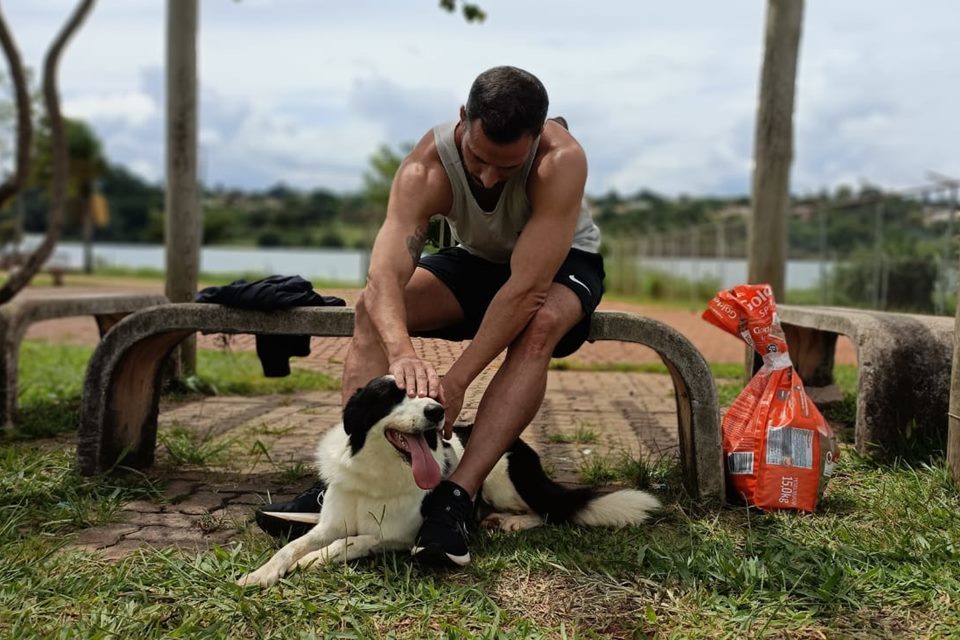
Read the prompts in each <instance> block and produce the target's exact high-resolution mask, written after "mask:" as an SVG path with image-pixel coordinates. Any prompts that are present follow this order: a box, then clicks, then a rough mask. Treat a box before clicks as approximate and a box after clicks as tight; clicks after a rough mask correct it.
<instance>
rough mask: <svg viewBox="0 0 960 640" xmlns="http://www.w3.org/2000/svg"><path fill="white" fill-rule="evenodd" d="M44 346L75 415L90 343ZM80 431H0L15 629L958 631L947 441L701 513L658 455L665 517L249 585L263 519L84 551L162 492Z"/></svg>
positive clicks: (284, 634)
mask: <svg viewBox="0 0 960 640" xmlns="http://www.w3.org/2000/svg"><path fill="white" fill-rule="evenodd" d="M28 348H29V349H33V350H35V351H31V357H30V358H26V357H25V358H24V359H23V369H24V371H23V379H24V380H25V382H26V381H32V382H31V384H30V385H29V386H30V389H29V390H27V389H25V395H24V396H23V397H22V401H23V402H26V403H27V404H28V405H30V406H32V407H33V408H34V409H35V410H37V411H40V410H47V411H49V412H50V413H51V414H52V415H58V412H57V411H54V410H53V409H51V408H50V407H55V406H60V407H62V406H70V405H71V403H72V402H75V400H76V394H77V392H78V390H79V384H80V379H79V375H78V374H77V371H79V369H80V364H79V363H82V361H83V357H82V353H79V352H78V353H76V354H74V353H73V352H72V351H71V350H69V349H67V350H66V351H64V352H59V351H56V350H57V349H60V347H56V348H54V347H52V346H50V345H43V344H39V343H30V344H28ZM240 355H244V354H240ZM74 357H75V358H76V360H73V359H72V358H74ZM215 357H219V356H215ZM229 357H235V356H233V355H231V356H229ZM251 357H252V356H251ZM61 358H62V359H61ZM238 362H240V361H239V360H238V361H233V364H234V365H236V364H237V363H238ZM44 363H46V365H44ZM248 365H249V366H248ZM43 366H48V367H49V368H47V369H43ZM204 366H205V365H204V364H203V359H201V376H202V377H206V376H209V375H210V374H209V373H207V372H206V371H207V370H205V369H204ZM256 366H257V364H256V362H255V361H253V362H244V363H243V366H242V367H241V366H231V365H229V364H228V365H227V366H226V367H225V369H226V371H221V372H219V373H217V374H216V376H214V377H210V378H208V380H207V381H208V382H211V383H213V384H214V385H216V386H217V387H218V389H219V390H220V392H221V393H223V392H226V390H228V389H230V388H231V386H230V384H228V383H227V382H226V381H225V380H226V378H220V377H219V376H226V375H227V373H228V372H229V371H230V370H241V369H244V367H246V370H247V371H253V374H257V373H258V371H257V369H256ZM75 369H76V371H75ZM54 374H55V375H54ZM75 374H77V375H75ZM253 374H248V375H247V376H246V377H247V378H253V377H257V376H256V375H253ZM241 377H243V376H241ZM248 382H249V380H248ZM841 382H842V381H841ZM309 384H319V382H318V381H313V382H311V383H309ZM843 384H846V385H849V381H847V382H845V383H843ZM304 386H309V385H308V384H307V383H304ZM248 389H249V388H248ZM845 390H846V391H847V392H848V393H849V392H850V390H849V389H845ZM27 391H29V394H32V395H27V394H26V392H27ZM248 392H251V393H261V392H262V390H261V389H260V388H259V387H254V388H253V389H252V390H248ZM58 403H62V404H58ZM44 407H46V409H43V408H44ZM61 413H62V411H61ZM64 424H65V423H64ZM62 426H63V425H61V426H60V427H57V428H55V429H51V430H50V431H60V430H61V428H62ZM39 432H40V433H47V432H48V431H45V430H42V429H41V430H39ZM578 437H581V438H583V439H585V440H589V433H588V431H587V430H586V429H585V430H583V432H582V433H579V434H578ZM67 440H68V439H65V438H63V437H62V436H61V437H60V438H47V437H41V436H39V435H32V436H31V435H28V436H24V437H18V438H15V439H10V438H8V439H6V440H2V441H0V637H11V638H34V637H36V638H128V637H136V638H172V637H203V638H248V637H251V638H253V637H255V638H312V637H336V638H378V637H397V638H423V637H448V638H461V637H479V638H541V637H543V638H605V637H615V638H633V637H639V638H643V637H651V636H653V637H664V638H754V637H780V638H824V637H826V638H834V637H854V638H867V637H871V638H873V637H889V638H914V637H956V636H955V634H956V630H957V629H960V607H958V606H957V602H958V601H960V494H958V491H957V490H956V489H955V488H953V487H952V486H951V484H950V482H949V476H948V473H947V470H946V468H945V465H944V463H943V461H942V457H941V456H940V455H938V454H934V455H933V456H932V457H929V458H928V459H926V460H925V461H921V460H913V461H911V462H910V463H909V464H907V463H906V462H903V461H898V462H893V463H888V464H884V465H879V464H877V463H874V462H871V461H868V460H864V459H861V458H859V457H858V456H856V455H855V454H854V453H853V452H852V451H850V450H849V449H845V450H844V455H843V457H842V459H841V461H840V464H839V466H838V469H837V475H836V476H835V477H834V478H833V479H832V480H831V482H830V485H829V488H828V495H827V496H826V498H825V499H824V501H823V502H822V504H821V507H820V509H819V511H818V513H816V514H814V515H797V514H769V515H765V514H760V513H756V512H751V511H748V510H746V509H743V508H726V509H722V510H713V509H703V508H699V507H697V506H695V505H693V504H691V503H690V501H689V500H688V499H687V497H686V496H685V494H684V492H683V489H682V488H681V486H680V483H679V474H678V472H677V469H676V468H675V467H674V466H672V465H656V466H653V467H647V468H645V469H642V470H641V471H642V472H641V473H637V474H636V480H637V482H638V483H640V484H641V485H650V486H652V487H653V488H654V490H655V491H656V492H657V493H658V494H659V495H661V496H662V497H663V498H664V500H665V502H666V504H667V506H666V508H665V509H664V510H663V512H662V513H660V514H659V515H658V516H657V517H656V518H655V520H654V521H653V522H652V523H650V524H649V525H648V526H644V527H639V528H627V529H622V530H617V531H607V530H596V529H594V530H590V529H580V528H573V527H548V528H542V529H539V530H533V531H529V532H524V533H519V534H506V533H495V534H490V533H480V534H478V535H477V536H476V537H475V538H474V540H473V542H472V547H471V551H472V555H473V557H474V564H473V565H471V566H470V567H469V568H467V569H465V570H461V571H456V572H450V573H446V572H430V571H423V570H421V569H419V568H417V567H415V566H413V565H411V564H410V562H409V561H408V560H407V558H406V557H404V555H403V554H387V555H379V556H376V557H374V558H370V559H367V560H362V561H359V562H354V563H350V564H347V565H341V564H338V565H334V566H330V567H326V568H323V569H319V570H315V571H306V572H297V573H294V574H292V575H291V576H289V577H287V578H286V579H284V580H283V581H282V582H281V584H280V585H278V586H277V587H276V588H273V589H270V590H266V591H253V590H246V591H244V590H241V589H240V588H238V587H236V586H234V584H233V581H234V579H235V578H236V577H237V576H239V575H240V574H242V573H244V572H246V571H248V570H249V569H251V568H254V567H255V566H257V565H258V564H259V563H261V562H263V561H264V560H265V559H266V558H267V557H268V556H269V554H271V553H272V552H273V551H274V550H275V546H274V545H273V543H272V541H271V540H269V539H267V538H266V536H264V535H262V534H260V533H259V532H257V531H255V530H252V529H251V530H247V531H245V532H243V533H242V534H241V536H240V538H239V541H240V545H239V546H237V547H234V548H230V549H215V550H213V551H209V552H203V553H199V554H192V553H184V552H178V551H172V550H162V551H149V550H146V551H142V552H140V553H138V554H135V555H133V556H131V557H128V558H127V559H125V560H122V561H118V562H108V561H105V560H100V559H98V558H97V557H95V556H93V555H90V554H87V553H81V552H78V551H73V550H69V549H67V548H66V543H68V542H69V541H70V540H72V539H73V538H74V537H75V536H76V535H77V534H78V533H79V532H81V531H82V530H83V529H85V528H87V527H89V526H92V525H96V524H102V523H108V522H110V521H112V519H113V518H114V517H115V516H116V513H117V511H118V509H119V507H120V505H122V504H123V503H124V502H126V501H128V500H134V499H148V500H153V501H159V500H161V498H160V495H161V490H162V487H159V486H154V484H152V482H151V481H150V480H149V479H148V478H147V477H146V476H143V475H139V474H136V475H134V474H130V475H128V476H120V477H117V476H110V477H97V478H83V477H80V476H79V475H77V473H76V472H75V470H74V463H73V455H74V452H73V449H72V447H71V446H70V443H69V441H67ZM641 466H642V465H641ZM635 471H636V470H635Z"/></svg>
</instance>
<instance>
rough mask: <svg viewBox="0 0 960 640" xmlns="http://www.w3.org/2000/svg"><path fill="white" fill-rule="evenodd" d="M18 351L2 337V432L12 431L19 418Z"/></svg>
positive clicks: (0, 346)
mask: <svg viewBox="0 0 960 640" xmlns="http://www.w3.org/2000/svg"><path fill="white" fill-rule="evenodd" d="M18 356H19V354H18V353H17V349H16V348H14V347H12V346H11V345H9V344H7V340H5V339H4V337H3V336H0V430H3V429H12V428H13V426H14V422H15V421H16V418H17V368H18V364H17V361H18V359H19V358H18Z"/></svg>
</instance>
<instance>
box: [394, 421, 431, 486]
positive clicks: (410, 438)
mask: <svg viewBox="0 0 960 640" xmlns="http://www.w3.org/2000/svg"><path fill="white" fill-rule="evenodd" d="M384 435H385V436H386V437H387V441H388V442H389V443H390V444H392V445H393V447H394V449H396V450H397V451H399V452H400V453H401V455H403V457H404V459H405V460H406V461H407V462H408V463H409V464H410V466H411V467H413V479H414V481H416V483H417V486H418V487H420V488H421V489H433V488H434V487H436V486H437V485H438V484H440V480H442V477H441V473H440V465H439V464H437V461H436V460H435V459H434V457H433V456H432V455H431V454H430V447H429V446H428V445H427V440H426V438H424V437H423V433H403V432H402V431H397V430H396V429H386V430H385V431H384Z"/></svg>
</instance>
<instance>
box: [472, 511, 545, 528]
mask: <svg viewBox="0 0 960 640" xmlns="http://www.w3.org/2000/svg"><path fill="white" fill-rule="evenodd" d="M542 524H543V518H541V517H540V516H538V515H536V514H534V513H522V514H514V513H491V514H490V515H488V516H487V517H486V518H484V519H483V520H482V521H481V522H480V527H481V528H483V529H499V530H500V531H525V530H527V529H533V528H534V527H539V526H540V525H542Z"/></svg>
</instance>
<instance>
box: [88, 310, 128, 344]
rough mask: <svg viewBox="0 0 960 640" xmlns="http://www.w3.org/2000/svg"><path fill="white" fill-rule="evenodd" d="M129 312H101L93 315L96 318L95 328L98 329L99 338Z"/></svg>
mask: <svg viewBox="0 0 960 640" xmlns="http://www.w3.org/2000/svg"><path fill="white" fill-rule="evenodd" d="M128 315H130V314H129V313H126V312H124V313H101V314H100V315H97V316H95V318H96V320H97V328H98V329H100V338H101V339H102V338H103V336H105V335H107V331H110V329H112V328H113V325H115V324H117V323H118V322H120V321H121V320H123V319H124V318H126V317H127V316H128Z"/></svg>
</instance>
